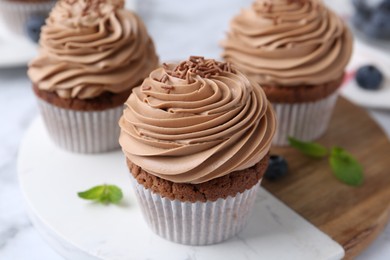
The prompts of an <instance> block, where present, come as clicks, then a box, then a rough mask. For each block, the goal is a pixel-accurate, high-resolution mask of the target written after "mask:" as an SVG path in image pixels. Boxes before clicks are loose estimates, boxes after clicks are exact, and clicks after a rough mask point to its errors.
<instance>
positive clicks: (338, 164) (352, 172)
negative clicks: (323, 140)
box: [329, 147, 364, 186]
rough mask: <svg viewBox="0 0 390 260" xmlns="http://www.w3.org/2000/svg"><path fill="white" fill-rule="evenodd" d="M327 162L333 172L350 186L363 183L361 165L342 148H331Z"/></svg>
mask: <svg viewBox="0 0 390 260" xmlns="http://www.w3.org/2000/svg"><path fill="white" fill-rule="evenodd" d="M329 164H330V166H331V168H332V171H333V174H334V175H335V176H336V178H337V179H339V180H340V181H342V182H344V183H346V184H348V185H351V186H360V185H361V184H362V183H363V179H364V177H363V167H362V166H361V165H360V164H359V162H358V161H357V160H356V159H355V158H354V157H353V156H352V155H351V154H350V153H348V152H347V151H345V150H344V149H343V148H341V147H333V148H332V151H331V153H330V157H329Z"/></svg>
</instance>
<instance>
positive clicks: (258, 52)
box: [222, 0, 352, 145]
mask: <svg viewBox="0 0 390 260" xmlns="http://www.w3.org/2000/svg"><path fill="white" fill-rule="evenodd" d="M222 45H223V47H224V52H223V54H222V56H223V58H224V59H225V60H227V61H229V62H232V63H234V64H235V65H236V66H237V68H239V69H240V70H241V71H242V72H243V73H245V74H246V75H247V76H248V77H250V78H251V79H253V80H255V81H256V82H258V83H259V84H260V85H261V87H262V88H263V89H264V91H265V93H266V95H267V97H268V99H269V100H270V102H271V103H272V105H273V107H274V109H275V112H276V114H277V118H278V122H279V124H278V126H279V127H278V130H277V132H276V135H275V139H274V144H275V145H286V144H288V136H292V137H295V138H298V139H301V140H305V141H311V140H314V139H317V138H319V137H320V136H321V135H322V134H323V133H324V132H325V131H326V129H327V127H328V123H329V120H330V117H331V114H332V110H333V107H334V105H335V102H336V100H337V94H338V89H339V87H340V85H341V83H342V81H343V76H344V70H345V67H346V65H347V63H348V61H349V59H350V57H351V52H352V35H351V33H350V31H349V30H348V28H347V27H346V25H345V24H344V23H343V22H342V20H341V19H340V18H339V17H338V16H337V15H336V14H335V13H333V12H332V11H331V10H329V9H328V8H326V7H325V6H324V5H323V3H322V2H321V1H319V0H295V1H294V0H274V1H268V0H257V1H255V2H254V3H253V5H252V7H251V8H249V9H246V10H242V12H241V13H240V14H239V15H238V16H236V17H235V18H234V19H233V20H232V22H231V25H230V31H229V32H228V35H227V39H226V40H225V41H224V42H223V43H222Z"/></svg>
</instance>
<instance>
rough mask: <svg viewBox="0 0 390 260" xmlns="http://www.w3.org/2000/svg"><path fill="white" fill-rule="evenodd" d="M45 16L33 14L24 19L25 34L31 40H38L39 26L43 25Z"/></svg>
mask: <svg viewBox="0 0 390 260" xmlns="http://www.w3.org/2000/svg"><path fill="white" fill-rule="evenodd" d="M45 19H46V17H45V16H43V15H33V16H31V17H29V18H28V19H27V21H26V32H27V36H28V37H29V38H30V39H31V40H32V41H33V42H39V36H40V34H41V27H42V26H43V25H45Z"/></svg>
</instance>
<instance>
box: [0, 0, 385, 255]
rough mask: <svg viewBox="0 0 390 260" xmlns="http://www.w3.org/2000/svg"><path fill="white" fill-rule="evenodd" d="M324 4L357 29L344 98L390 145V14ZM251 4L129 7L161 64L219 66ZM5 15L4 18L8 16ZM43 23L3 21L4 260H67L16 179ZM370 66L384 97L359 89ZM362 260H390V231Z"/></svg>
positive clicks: (0, 148) (332, 1)
mask: <svg viewBox="0 0 390 260" xmlns="http://www.w3.org/2000/svg"><path fill="white" fill-rule="evenodd" d="M3 1H5V0H0V7H1V2H3ZM325 2H326V4H328V5H329V6H330V7H331V8H332V9H334V10H335V11H336V12H337V13H338V14H339V15H340V16H341V17H343V18H344V19H345V21H347V22H348V23H349V24H350V25H351V26H352V28H353V31H354V34H355V36H356V41H355V50H354V56H353V58H352V60H351V63H350V64H349V66H348V77H347V79H346V81H345V84H344V86H343V87H342V94H343V95H344V96H345V97H347V98H348V99H350V100H351V101H353V102H354V103H356V104H358V105H360V106H363V107H364V108H365V109H366V110H367V111H368V113H370V114H371V115H372V117H373V118H374V119H375V120H376V121H377V122H378V124H380V125H381V127H382V128H383V129H384V130H385V132H386V133H387V135H388V136H389V138H390V84H389V77H390V39H389V38H387V40H386V39H380V38H381V37H377V35H376V34H375V33H376V30H379V31H381V32H382V34H380V35H383V33H385V32H387V33H389V23H390V21H389V20H390V11H389V10H387V11H388V13H384V18H378V17H379V15H371V14H370V15H368V14H367V13H368V12H369V11H367V10H368V9H372V10H374V9H375V8H376V7H377V6H378V4H379V2H381V1H376V0H372V1H347V0H344V1H340V0H325ZM251 3H252V0H229V1H226V0H212V1H210V0H197V1H180V0H164V1H162V0H139V1H135V0H134V1H133V0H132V1H128V2H127V6H128V7H129V8H132V9H134V10H136V12H137V13H139V15H140V16H141V17H142V18H143V20H144V21H145V23H146V25H147V27H148V30H149V33H150V35H151V36H152V38H153V39H154V41H155V44H156V47H157V52H158V54H159V56H160V59H161V60H162V61H169V60H177V59H181V58H186V57H188V56H189V55H202V56H206V57H210V58H216V59H218V58H219V55H220V53H221V49H220V47H219V42H220V41H221V40H222V39H224V37H225V33H226V31H227V29H228V26H229V20H230V19H231V18H232V17H233V16H234V15H236V14H237V13H238V12H239V10H240V8H242V7H247V6H250V4H251ZM1 8H3V7H1ZM355 9H357V10H358V14H356V10H355ZM389 9H390V8H389ZM365 10H366V11H367V12H366V11H365ZM3 11H4V10H3ZM387 11H386V10H385V11H383V12H387ZM381 12H382V11H381ZM0 14H1V15H2V16H4V12H1V10H0ZM386 14H387V15H386ZM374 16H375V17H374ZM377 16H378V17H377ZM382 16H383V15H382ZM0 17H1V16H0ZM386 17H387V18H386ZM381 19H382V20H381ZM386 19H387V20H386ZM40 22H41V20H40V19H39V18H34V19H32V21H26V23H28V24H26V30H25V31H24V32H23V31H22V33H21V34H19V35H17V34H16V33H15V30H14V29H10V28H9V27H8V26H7V25H6V24H5V23H4V22H2V21H1V20H0V120H1V124H0V259H7V260H8V259H53V260H56V259H61V257H60V256H58V255H57V253H55V252H54V251H53V250H52V249H51V248H50V247H49V245H47V244H46V243H45V242H44V241H43V240H42V238H41V237H40V236H39V234H38V233H37V231H35V230H34V228H33V227H32V226H31V224H30V221H29V220H28V217H27V216H26V214H25V211H24V206H23V200H22V196H21V193H20V190H19V188H18V181H17V175H16V159H17V153H18V147H19V144H20V142H21V139H22V137H23V134H24V132H25V130H26V129H27V128H28V126H29V124H30V122H31V121H32V120H33V119H34V118H35V117H36V116H37V114H38V110H37V105H36V102H35V98H34V96H33V93H32V91H31V83H30V81H29V79H28V78H27V75H26V66H27V63H28V62H29V60H30V59H31V58H32V57H34V56H35V55H36V53H37V45H36V44H35V43H34V42H33V41H34V40H37V39H36V38H37V36H36V34H37V32H36V30H37V27H38V26H39V25H40ZM386 22H387V23H386ZM381 26H382V27H381ZM377 27H378V28H379V29H378V28H377ZM386 30H387V31H386ZM27 31H28V32H27ZM365 64H373V65H375V66H376V67H378V68H379V69H380V70H381V71H382V73H383V74H384V76H385V82H384V83H383V84H382V87H381V89H380V90H375V91H367V90H364V89H361V88H360V87H358V86H357V84H356V82H355V80H354V75H355V73H356V70H357V69H358V68H359V66H361V65H365ZM389 156H390V155H389ZM389 159H390V158H389ZM26 252H28V254H27V255H28V258H26ZM358 259H390V227H389V226H388V227H387V229H386V230H385V232H384V233H383V234H382V235H381V236H380V237H379V238H378V239H377V240H376V241H375V242H374V243H373V244H372V245H371V246H370V247H369V248H368V249H367V250H366V251H365V252H364V253H363V254H362V255H361V256H360V257H359V258H358Z"/></svg>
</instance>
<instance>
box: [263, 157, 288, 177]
mask: <svg viewBox="0 0 390 260" xmlns="http://www.w3.org/2000/svg"><path fill="white" fill-rule="evenodd" d="M287 172H288V165H287V161H286V160H285V159H284V158H283V157H282V156H280V155H271V156H270V157H269V165H268V168H267V171H266V172H265V174H264V177H265V178H266V179H268V180H276V179H279V178H281V177H283V176H284V175H286V174H287Z"/></svg>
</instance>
